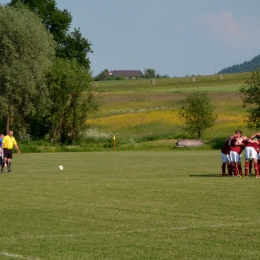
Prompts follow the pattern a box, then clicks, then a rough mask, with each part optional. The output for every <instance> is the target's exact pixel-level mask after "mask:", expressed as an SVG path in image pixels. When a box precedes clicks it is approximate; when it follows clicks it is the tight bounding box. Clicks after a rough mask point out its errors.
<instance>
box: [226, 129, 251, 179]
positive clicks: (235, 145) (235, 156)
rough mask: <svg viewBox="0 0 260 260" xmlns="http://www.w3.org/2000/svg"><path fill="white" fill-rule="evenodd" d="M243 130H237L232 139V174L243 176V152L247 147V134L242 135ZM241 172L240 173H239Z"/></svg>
mask: <svg viewBox="0 0 260 260" xmlns="http://www.w3.org/2000/svg"><path fill="white" fill-rule="evenodd" d="M241 135H242V131H240V130H237V131H236V133H235V135H234V136H233V137H232V138H231V139H230V153H229V154H230V161H231V165H232V176H240V177H241V176H242V167H241V153H242V151H243V150H244V148H245V141H246V140H247V137H246V136H243V137H241ZM238 173H239V175H238Z"/></svg>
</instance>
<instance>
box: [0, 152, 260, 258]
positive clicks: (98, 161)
mask: <svg viewBox="0 0 260 260" xmlns="http://www.w3.org/2000/svg"><path fill="white" fill-rule="evenodd" d="M59 165H63V166H64V170H63V171H59V170H58V166H59ZM12 170H13V173H12V174H7V173H6V171H5V173H4V174H1V175H0V186H1V188H0V198H1V199H0V200H1V207H0V209H1V211H0V214H1V221H0V230H1V233H0V259H4V260H5V259H7V260H8V259H9V260H10V259H28V260H29V259H30V260H36V259H37V260H56V259H59V260H61V259H62V260H67V259H156V260H157V259H259V257H260V250H259V241H260V225H259V224H260V220H259V213H260V210H259V208H258V203H259V198H258V192H259V187H260V179H256V178H254V177H249V178H222V177H220V176H221V162H220V152H219V151H218V150H210V151H209V150H207V151H205V150H203V151H202V150H181V149H180V150H172V151H127V152H119V151H116V152H95V153H53V154H51V153H46V154H40V153H39V154H20V155H15V157H14V159H13V163H12Z"/></svg>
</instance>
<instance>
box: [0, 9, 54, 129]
mask: <svg viewBox="0 0 260 260" xmlns="http://www.w3.org/2000/svg"><path fill="white" fill-rule="evenodd" d="M54 53H55V42H54V40H53V36H52V35H51V34H50V33H49V32H48V31H47V30H46V28H45V27H44V26H43V24H42V23H41V20H40V19H39V17H38V16H37V15H35V14H34V13H32V12H30V11H28V10H26V9H25V8H22V7H21V8H11V7H3V6H0V92H1V95H0V111H1V113H0V117H1V118H2V120H3V121H4V122H5V125H6V131H8V130H9V127H10V126H11V127H12V128H14V129H16V132H17V130H18V131H19V132H20V133H21V132H23V133H25V132H26V127H27V124H26V121H25V118H26V117H27V116H28V115H29V114H35V113H36V112H37V111H40V112H41V113H44V112H45V111H46V106H47V105H48V100H49V99H48V88H47V86H46V84H45V75H46V72H47V71H48V69H49V67H50V66H51V64H52V59H53V58H54Z"/></svg>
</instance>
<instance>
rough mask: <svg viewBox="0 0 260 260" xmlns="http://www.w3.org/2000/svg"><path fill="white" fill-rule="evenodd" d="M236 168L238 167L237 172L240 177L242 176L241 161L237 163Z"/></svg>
mask: <svg viewBox="0 0 260 260" xmlns="http://www.w3.org/2000/svg"><path fill="white" fill-rule="evenodd" d="M237 169H238V174H239V175H240V176H241V177H242V176H243V172H242V166H241V162H238V163H237Z"/></svg>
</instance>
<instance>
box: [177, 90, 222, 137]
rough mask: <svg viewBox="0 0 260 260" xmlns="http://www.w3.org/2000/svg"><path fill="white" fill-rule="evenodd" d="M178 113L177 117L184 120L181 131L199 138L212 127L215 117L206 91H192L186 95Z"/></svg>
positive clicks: (212, 105)
mask: <svg viewBox="0 0 260 260" xmlns="http://www.w3.org/2000/svg"><path fill="white" fill-rule="evenodd" d="M181 104H182V107H181V109H180V111H179V117H180V118H182V119H184V121H185V124H184V126H183V130H184V131H187V132H188V133H190V134H192V135H196V136H197V137H198V138H201V136H202V134H203V133H204V131H205V130H206V129H207V128H210V127H212V126H214V124H215V120H216V119H217V115H215V114H214V110H215V105H214V104H213V102H212V101H211V99H210V98H209V96H208V94H207V92H206V91H201V90H194V91H193V92H191V93H188V94H187V95H186V99H184V100H183V101H182V102H181Z"/></svg>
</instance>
